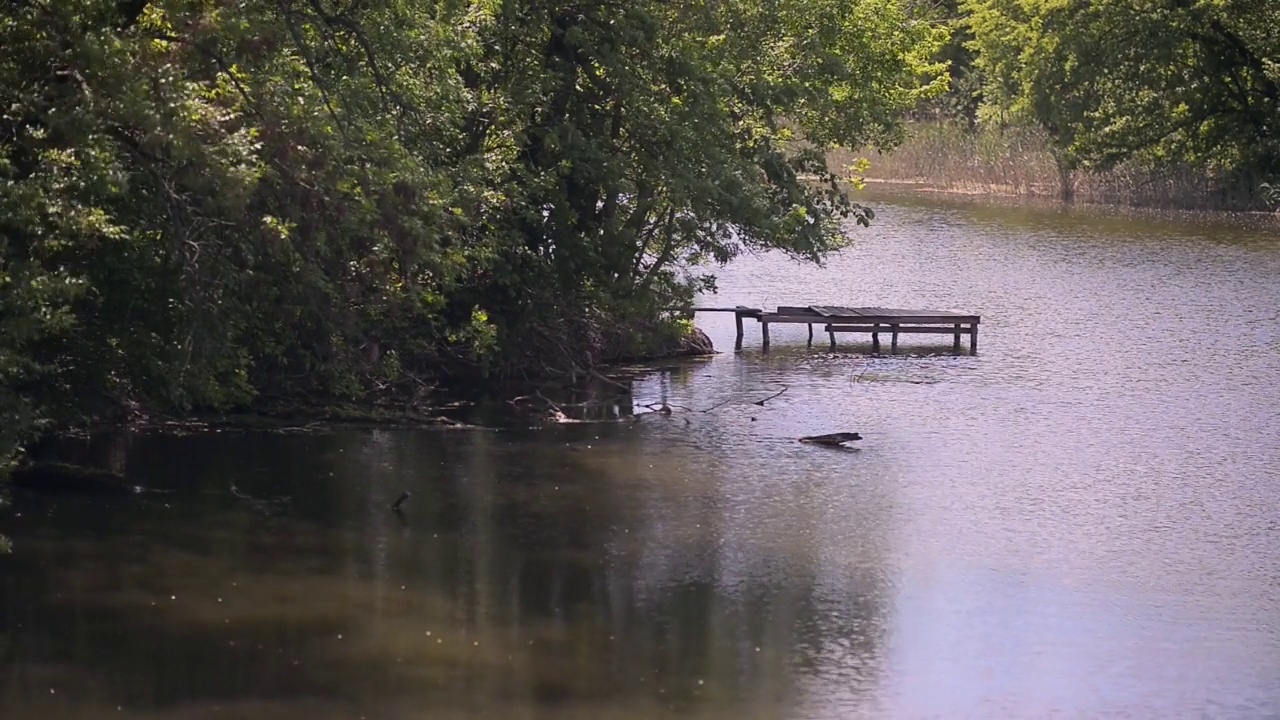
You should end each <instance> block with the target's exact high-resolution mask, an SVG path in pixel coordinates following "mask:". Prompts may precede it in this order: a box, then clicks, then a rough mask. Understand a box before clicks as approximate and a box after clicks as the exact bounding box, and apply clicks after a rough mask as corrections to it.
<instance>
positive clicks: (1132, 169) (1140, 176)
mask: <svg viewBox="0 0 1280 720" xmlns="http://www.w3.org/2000/svg"><path fill="white" fill-rule="evenodd" d="M859 158H865V159H866V160H868V161H869V162H870V167H869V168H867V169H866V171H865V172H864V173H862V175H863V177H865V178H866V179H867V181H868V182H871V183H885V184H894V183H898V184H905V185H912V186H916V187H919V188H922V189H929V190H938V191H946V192H957V193H970V194H990V195H1018V196H1028V197H1057V198H1068V197H1069V198H1071V199H1073V200H1074V201H1076V202H1081V203H1090V204H1106V205H1127V206H1133V207H1150V208H1167V209H1186V210H1265V209H1266V207H1267V205H1266V202H1265V200H1264V197H1263V190H1262V185H1263V182H1262V181H1263V178H1260V177H1253V176H1249V175H1245V174H1238V173H1215V172H1212V171H1207V170H1204V169H1201V168H1192V167H1189V166H1174V167H1161V168H1151V167H1147V166H1145V165H1143V164H1141V163H1139V162H1136V161H1135V162H1128V163H1122V164H1121V165H1119V166H1117V167H1116V168H1113V169H1111V170H1109V171H1106V172H1085V171H1077V172H1075V173H1072V174H1070V175H1069V176H1065V177H1064V175H1063V174H1062V173H1061V172H1059V169H1058V164H1057V162H1056V161H1055V160H1054V157H1053V154H1052V152H1050V149H1049V142H1048V137H1047V135H1046V134H1045V133H1044V132H1043V131H1042V130H1039V129H1038V128H1029V127H1017V126H1007V127H994V126H981V127H979V128H978V129H976V130H973V131H970V130H969V129H968V128H967V127H966V126H964V125H962V124H960V123H955V122H937V121H933V122H918V123H914V124H912V125H911V126H910V127H909V129H908V134H907V139H906V141H905V142H904V143H903V144H902V145H901V146H899V147H898V148H896V149H895V150H893V151H891V152H886V153H880V152H877V151H875V150H867V149H864V150H858V151H850V150H838V151H835V152H833V153H832V154H831V157H830V159H831V160H832V162H834V163H838V164H840V165H848V164H851V163H853V162H854V161H856V160H857V159H859ZM1064 189H1069V190H1070V192H1069V193H1067V192H1064Z"/></svg>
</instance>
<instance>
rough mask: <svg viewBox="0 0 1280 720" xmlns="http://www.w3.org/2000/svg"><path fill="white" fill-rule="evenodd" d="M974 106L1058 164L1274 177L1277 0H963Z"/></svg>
mask: <svg viewBox="0 0 1280 720" xmlns="http://www.w3.org/2000/svg"><path fill="white" fill-rule="evenodd" d="M961 9H962V12H963V16H964V23H965V26H966V28H967V29H968V31H969V32H971V33H972V36H973V40H972V43H971V47H972V49H973V50H974V52H975V56H974V64H975V66H976V67H977V68H979V70H980V71H981V72H982V74H983V77H984V79H985V83H984V87H983V94H984V105H985V111H986V112H988V113H989V114H992V115H994V114H1006V115H1007V116H1010V117H1014V118H1021V119H1024V120H1030V121H1033V122H1035V123H1038V124H1040V125H1041V126H1043V127H1044V128H1045V129H1046V130H1048V132H1049V133H1050V135H1051V137H1052V138H1053V141H1054V145H1055V148H1056V150H1057V152H1058V153H1059V157H1060V159H1061V162H1062V163H1064V164H1065V165H1066V166H1068V167H1085V168H1093V169H1106V168H1109V167H1112V166H1114V165H1115V164H1116V163H1117V162H1120V161H1122V160H1126V159H1129V158H1134V157H1139V158H1143V159H1145V160H1147V161H1149V162H1153V163H1157V164H1159V163H1169V162H1188V163H1191V164H1193V165H1196V166H1199V167H1206V168H1209V169H1218V170H1230V171H1245V172H1249V173H1252V174H1254V175H1257V176H1259V177H1266V176H1270V175H1276V174H1280V3H1276V2H1274V1H1273V0H962V3H961Z"/></svg>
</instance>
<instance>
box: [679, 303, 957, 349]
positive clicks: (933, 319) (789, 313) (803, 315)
mask: <svg viewBox="0 0 1280 720" xmlns="http://www.w3.org/2000/svg"><path fill="white" fill-rule="evenodd" d="M692 310H693V311H694V312H731V313H733V316H734V321H735V323H736V325H737V329H738V337H737V341H736V342H735V343H734V348H733V349H734V350H742V320H743V318H752V319H755V320H756V321H758V322H759V323H760V335H761V340H762V341H763V345H762V347H763V349H764V350H766V351H768V349H769V326H770V325H772V324H774V323H790V324H805V325H808V326H809V345H810V346H812V345H813V326H814V325H821V326H822V327H823V330H824V331H825V332H826V333H827V334H828V335H829V336H830V338H831V349H832V350H834V349H835V348H836V333H870V334H871V351H872V352H874V353H878V352H880V333H888V334H889V336H890V338H891V340H890V346H889V348H890V350H889V351H890V352H891V353H897V352H898V335H901V334H906V335H917V334H923V335H951V336H953V340H952V345H951V350H952V352H955V353H959V352H960V338H961V337H962V336H965V335H968V336H969V354H970V355H976V354H977V353H978V323H979V322H981V317H979V316H978V315H966V314H964V313H958V312H951V311H949V310H900V309H896V308H882V307H842V306H835V305H807V306H803V307H801V306H788V305H779V306H778V309H777V310H775V311H774V312H765V311H764V310H761V309H759V308H749V307H745V306H738V307H732V308H692Z"/></svg>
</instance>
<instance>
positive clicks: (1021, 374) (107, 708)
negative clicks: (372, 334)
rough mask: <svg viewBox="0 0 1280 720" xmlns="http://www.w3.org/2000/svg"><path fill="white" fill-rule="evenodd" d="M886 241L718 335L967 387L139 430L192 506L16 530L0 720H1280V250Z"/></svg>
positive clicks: (148, 505) (746, 282)
mask: <svg viewBox="0 0 1280 720" xmlns="http://www.w3.org/2000/svg"><path fill="white" fill-rule="evenodd" d="M876 206H877V208H878V210H879V218H878V220H877V222H876V224H875V225H874V227H872V228H871V229H869V230H857V231H855V245H854V247H852V248H850V249H849V250H847V251H845V252H844V253H843V254H842V255H841V256H839V257H837V258H833V259H832V260H831V261H830V262H829V263H828V265H827V266H826V267H824V268H820V269H819V268H813V267H810V266H804V265H799V264H794V263H791V262H788V261H786V260H785V259H781V258H778V257H771V256H767V257H753V258H742V259H740V260H739V261H736V262H735V263H733V264H732V265H731V266H730V267H728V268H726V269H725V270H724V272H723V273H721V283H720V285H721V293H720V295H719V297H717V298H715V299H714V301H713V302H714V303H715V304H717V305H733V304H745V305H752V306H757V307H759V306H765V307H770V308H771V307H773V306H775V305H778V304H809V303H815V304H816V303H829V304H853V305H882V306H890V307H926V308H936V309H952V310H960V311H967V312H973V313H979V314H981V315H982V338H981V340H982V343H981V352H980V354H979V355H978V356H976V357H969V356H967V355H961V356H958V357H953V356H951V355H950V354H949V353H948V352H946V351H948V350H949V347H950V341H951V339H950V337H948V336H904V338H903V350H904V354H901V355H899V356H896V357H876V358H872V357H869V356H868V354H867V347H866V345H865V340H866V338H865V337H862V338H848V337H846V338H845V339H843V341H842V345H841V347H840V349H839V350H838V351H836V352H831V351H829V350H828V349H827V348H826V347H825V343H819V344H818V345H817V346H816V347H815V348H813V349H809V348H806V346H805V330H804V328H803V327H802V326H797V327H788V328H781V329H776V328H775V330H774V332H773V333H772V334H773V338H772V340H773V347H772V351H771V352H770V353H769V354H768V355H763V354H761V352H760V351H759V346H760V338H759V328H758V326H757V325H756V324H755V323H754V322H750V321H749V322H748V323H747V326H746V331H747V332H746V348H745V350H744V352H742V353H741V354H734V353H733V352H732V347H733V336H734V330H733V319H732V316H728V317H726V316H723V315H706V316H701V315H700V316H699V324H700V325H701V326H702V327H703V328H704V329H706V330H707V332H708V333H709V334H710V335H711V337H712V338H713V340H714V341H715V342H716V345H717V347H719V348H720V349H722V350H728V352H725V353H723V354H721V355H719V356H717V357H716V358H714V359H712V360H709V361H705V362H695V363H689V364H685V365H682V366H680V367H677V368H674V369H671V370H670V371H667V372H662V373H657V374H654V375H650V376H647V377H644V378H642V379H640V380H639V381H637V382H636V384H635V388H634V399H635V401H636V402H637V403H640V404H649V403H654V402H659V401H662V402H667V403H670V404H672V405H674V406H679V407H678V408H677V410H676V411H675V412H674V413H672V414H671V415H669V416H668V415H661V414H649V415H644V416H642V417H640V418H638V419H634V420H629V421H624V422H619V423H611V424H598V423H597V424H580V425H564V426H558V427H551V428H547V429H541V430H523V429H508V430H475V431H470V430H461V431H459V430H449V431H374V430H358V431H357V430H348V431H338V432H328V433H307V434H284V435H281V434H268V433H242V432H224V433H209V434H201V435H190V436H186V437H149V436H144V437H135V438H133V439H132V441H131V442H130V444H129V446H128V447H127V455H124V456H122V457H124V458H125V459H126V460H127V470H128V474H129V476H130V477H131V478H133V479H134V480H136V482H138V483H140V484H143V485H146V486H148V487H151V488H155V489H159V490H167V491H169V492H166V493H155V494H147V495H144V496H142V497H140V498H136V499H131V500H127V501H103V500H89V499H73V498H58V499H33V498H22V497H18V498H16V499H15V500H16V502H15V504H14V506H12V507H10V508H7V509H5V510H2V511H0V531H3V532H5V533H6V534H7V535H9V536H10V537H11V538H12V539H13V541H14V549H15V553H14V554H13V555H9V556H6V557H3V558H0V717H3V718H5V719H6V720H25V719H27V718H32V719H36V718H41V719H43V718H67V719H71V720H77V719H79V718H104V717H110V718H122V719H124V720H135V719H143V718H145V719H147V720H161V719H163V720H170V719H172V720H203V719H205V718H210V719H212V718H245V719H248V718H254V719H257V718H264V719H265V718H273V719H274V718H280V719H285V720H290V719H293V718H299V719H302V718H305V719H306V720H328V719H330V718H351V719H353V720H354V719H356V718H362V717H363V718H368V719H369V720H373V719H374V718H379V719H387V720H400V719H402V718H403V719H407V718H433V719H444V720H449V719H453V718H459V719H461V718H500V719H501V720H518V719H523V718H529V719H543V718H547V719H550V718H567V719H569V720H574V719H577V718H582V719H584V720H585V719H587V718H593V719H594V718H605V719H608V718H618V719H630V718H667V717H671V718H674V717H680V718H686V717H687V718H717V719H718V718H724V719H725V720H728V719H731V718H733V719H737V718H761V719H764V718H770V719H779V720H784V719H785V720H792V719H795V720H801V719H805V720H808V719H815V720H816V719H824V720H825V719H827V718H833V719H834V718H864V717H865V718H970V717H977V718H993V717H999V718H1012V717H1018V718H1023V717H1027V718H1051V717H1052V718H1057V717H1063V718H1066V717H1070V718H1099V717H1126V718H1127V717H1134V718H1156V717H1159V718H1268V717H1270V718H1276V717H1280V224H1277V223H1276V222H1275V221H1273V220H1270V219H1262V218H1252V219H1244V220H1230V221H1227V220H1223V219H1222V218H1216V219H1215V218H1204V217H1196V216H1147V215H1142V216H1135V215H1132V214H1124V213H1100V212H1097V211H1084V210H1075V211H1066V210H1061V209H1055V208H1039V209H1038V208H1027V207H1013V206H1010V207H1001V206H991V205H982V204H977V203H967V202H961V201H955V200H951V201H944V200H938V199H933V200H930V199H918V198H916V199H913V198H911V197H908V196H897V197H882V198H879V199H877V200H876ZM783 388H786V391H785V392H784V393H782V394H781V395H779V396H777V397H775V398H773V399H772V400H769V401H768V402H767V403H766V404H765V405H763V406H757V405H753V404H752V402H753V401H756V400H760V399H762V398H765V397H768V396H770V395H773V394H774V393H777V392H778V391H779V390H782V389H783ZM681 408H689V409H691V410H693V411H692V412H690V411H685V410H683V409H681ZM707 409H709V411H708V412H698V411H700V410H707ZM836 431H857V432H860V433H861V434H862V435H863V436H864V438H865V439H864V440H863V441H861V442H860V443H858V446H859V449H857V450H856V451H850V452H841V451H837V450H830V449H826V448H822V447H815V446H809V445H803V444H800V443H797V442H795V439H796V438H797V437H799V436H802V435H810V434H818V433H826V432H836ZM233 484H234V486H235V491H234V492H233V491H232V490H231V486H232V485H233ZM402 491H409V492H410V493H411V495H412V497H411V498H410V499H409V500H408V501H407V502H406V503H405V512H404V513H403V515H402V516H398V515H396V514H394V513H392V512H390V511H389V509H388V506H389V505H390V503H391V502H392V501H394V500H395V499H396V497H398V496H399V494H400V493H401V492H402ZM281 496H288V497H287V499H286V498H284V497H281ZM246 498H255V499H252V500H251V499H246ZM273 498H278V499H275V500H273Z"/></svg>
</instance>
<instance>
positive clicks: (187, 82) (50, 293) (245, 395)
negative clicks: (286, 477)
mask: <svg viewBox="0 0 1280 720" xmlns="http://www.w3.org/2000/svg"><path fill="white" fill-rule="evenodd" d="M938 40H939V38H938V30H937V28H936V27H935V26H934V25H932V24H930V23H927V22H923V21H917V20H913V19H912V18H911V17H909V16H908V14H907V11H906V10H905V9H904V7H903V6H902V5H901V4H900V2H899V0H853V1H850V0H720V1H713V2H704V1H703V0H684V1H679V0H677V1H676V2H670V1H668V0H629V1H628V2H609V1H606V0H595V1H594V2H571V1H568V0H471V1H465V0H342V1H339V0H239V1H237V2H212V1H211V0H154V1H148V0H56V1H55V0H6V2H5V3H4V11H3V13H0V113H2V114H0V415H2V417H0V435H3V437H0V450H2V449H3V447H5V446H13V445H14V444H16V443H19V442H20V441H21V440H22V439H23V438H25V437H29V436H30V435H31V434H32V433H33V432H36V431H38V430H39V429H40V428H41V427H55V426H60V425H65V424H66V423H68V422H73V421H78V420H81V419H83V418H85V417H88V416H93V417H102V416H107V415H111V414H113V413H118V412H120V411H122V410H123V409H126V408H129V407H137V406H141V407H144V408H155V409H162V410H163V409H175V410H186V409H190V408H225V407H233V406H247V405H252V404H255V403H263V402H267V401H271V400H276V399H285V400H289V399H298V398H321V399H365V400H367V399H369V398H371V397H373V396H376V395H379V394H389V395H396V396H398V397H411V396H412V393H413V392H414V391H415V390H416V389H418V390H420V389H422V388H427V387H430V386H431V385H432V384H433V383H436V382H439V381H440V380H441V379H442V378H449V377H453V378H466V379H472V378H476V377H482V376H486V375H488V376H494V375H512V374H517V375H518V374H536V373H540V372H543V371H545V370H547V369H550V368H557V369H566V368H568V369H576V368H580V367H586V366H588V365H590V364H592V363H594V362H599V361H601V360H607V359H609V358H610V357H618V356H622V355H626V354H627V353H629V352H635V351H636V350H637V349H638V348H637V347H635V346H633V344H632V339H636V340H637V341H639V342H644V341H647V340H648V339H650V338H652V336H653V335H654V334H661V333H663V332H668V331H669V330H670V328H671V322H670V321H669V320H667V318H668V317H669V315H668V313H669V311H670V310H672V309H673V308H678V307H679V306H681V305H682V304H685V303H687V302H688V300H689V299H690V297H691V296H692V294H693V292H695V291H696V290H697V289H698V288H701V287H705V286H706V285H708V284H709V283H710V282H711V281H710V278H708V277H704V276H702V275H700V274H699V272H700V271H697V270H696V268H697V267H699V266H701V265H705V264H706V263H708V262H715V261H725V260H727V259H729V258H731V257H732V256H734V255H735V254H737V253H740V252H743V251H744V250H748V249H753V248H778V249H781V250H783V251H786V252H788V253H791V254H793V255H795V256H797V257H802V258H808V259H811V260H818V259H820V258H821V257H822V256H823V255H824V254H825V253H826V252H828V251H830V250H832V249H833V248H836V247H839V246H840V245H841V244H842V243H843V242H844V241H845V238H844V235H843V233H842V230H841V225H842V223H843V222H846V221H849V220H850V219H853V220H862V221H865V220H866V219H867V215H868V213H867V211H866V210H865V209H864V208H861V207H859V206H857V205H855V204H852V203H850V202H849V201H848V200H847V198H846V197H845V196H844V195H843V194H842V193H841V192H840V189H839V187H838V185H837V180H838V179H839V174H840V170H839V168H830V167H828V165H827V163H826V161H825V156H824V153H823V151H824V150H825V149H826V148H828V147H830V146H833V145H837V144H839V145H849V146H859V145H865V144H883V145H889V144H892V143H893V142H894V141H895V140H896V138H897V132H898V130H897V120H898V118H899V116H900V114H901V113H902V111H904V110H905V109H907V108H909V107H911V106H912V105H913V104H914V103H916V102H917V101H918V99H919V98H920V97H921V96H922V95H924V94H927V93H929V92H931V91H932V90H934V89H935V87H937V86H938V85H939V83H941V82H943V80H941V79H940V75H941V72H940V68H939V66H938V65H937V64H934V63H930V62H929V61H928V60H929V58H930V57H932V53H933V52H934V50H935V46H936V44H937V42H938Z"/></svg>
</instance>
